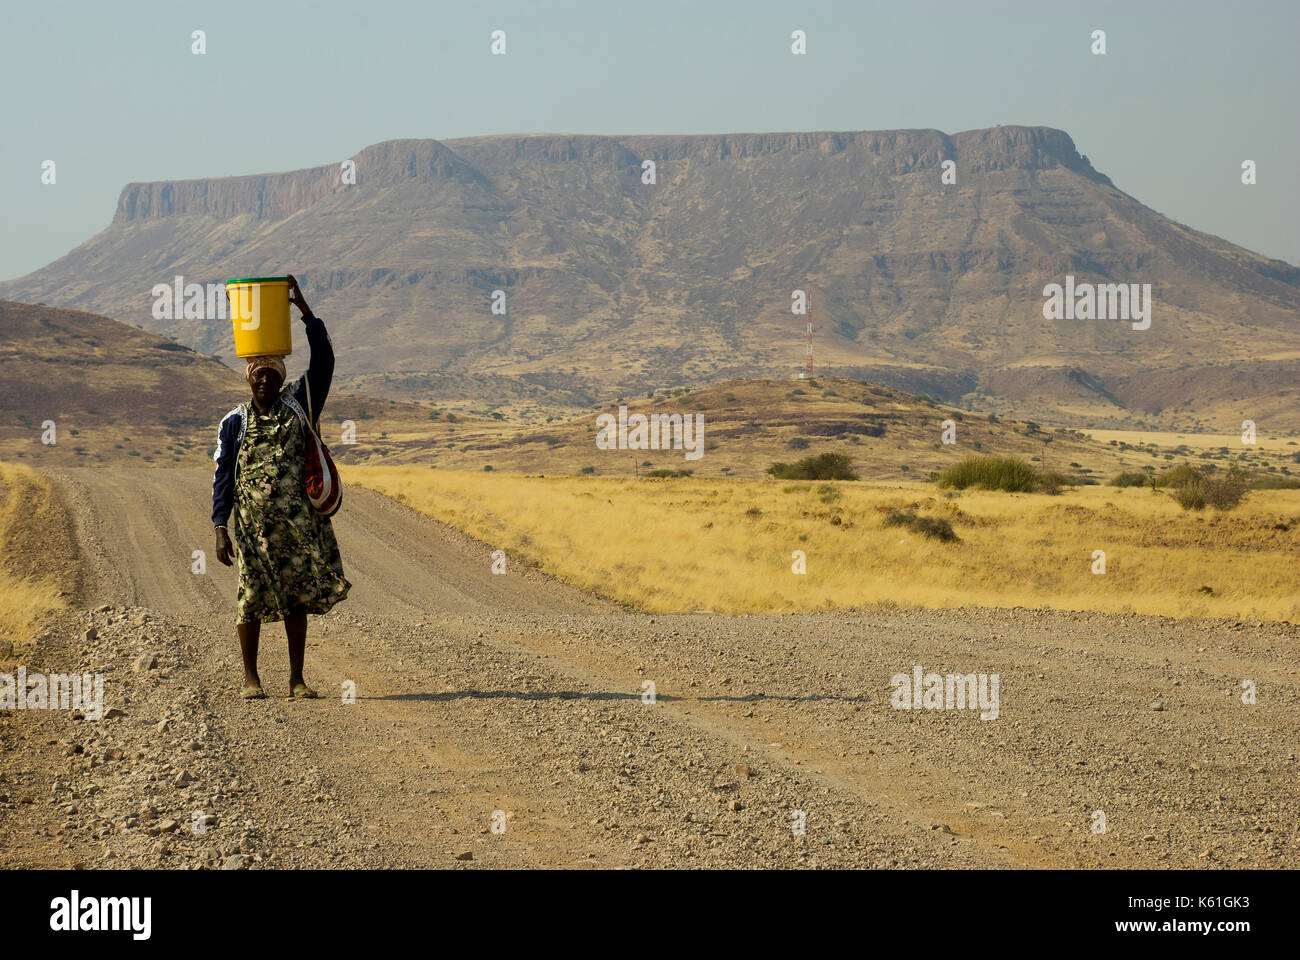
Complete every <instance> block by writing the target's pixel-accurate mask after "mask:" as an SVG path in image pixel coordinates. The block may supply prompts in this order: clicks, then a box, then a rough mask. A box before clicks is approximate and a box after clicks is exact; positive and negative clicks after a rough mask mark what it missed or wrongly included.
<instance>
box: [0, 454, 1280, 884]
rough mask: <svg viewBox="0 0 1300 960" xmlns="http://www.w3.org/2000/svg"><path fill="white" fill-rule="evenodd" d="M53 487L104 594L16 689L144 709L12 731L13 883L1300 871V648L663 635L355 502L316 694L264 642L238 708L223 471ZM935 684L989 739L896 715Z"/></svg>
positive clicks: (690, 619)
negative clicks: (269, 877) (336, 876)
mask: <svg viewBox="0 0 1300 960" xmlns="http://www.w3.org/2000/svg"><path fill="white" fill-rule="evenodd" d="M52 476H54V478H55V480H56V481H57V483H58V486H59V489H60V490H61V492H62V495H63V498H64V501H65V503H66V504H67V506H68V512H69V515H70V518H71V523H72V524H73V525H74V526H75V537H76V542H77V543H79V544H80V545H81V550H82V556H81V558H80V561H79V563H80V565H81V575H82V580H83V581H84V587H78V591H77V592H78V594H79V596H78V597H77V599H78V601H79V606H80V609H78V610H77V611H76V612H75V613H73V614H70V615H68V616H66V617H65V618H64V619H63V621H62V622H61V623H60V625H59V626H58V628H56V629H55V630H53V631H51V633H50V634H49V635H48V636H47V637H45V638H44V639H43V640H42V641H41V642H40V644H39V645H38V647H37V648H36V650H35V651H33V652H32V653H31V654H30V655H29V656H28V657H27V659H26V666H27V668H28V670H29V671H37V670H44V671H46V672H50V673H53V672H72V671H79V672H101V673H103V674H104V676H105V707H112V708H116V710H118V711H120V713H121V715H120V716H119V715H113V716H107V717H106V718H104V719H102V720H100V721H98V722H94V721H92V720H88V719H81V718H79V717H77V716H75V715H73V714H71V713H69V712H68V711H54V710H49V711H35V710H28V711H25V712H18V711H13V712H9V711H4V712H0V714H2V715H0V743H3V746H4V755H5V759H4V760H3V761H0V866H6V867H12V866H37V865H44V866H65V865H71V864H74V863H81V864H84V865H87V866H98V867H128V866H155V865H160V866H164V867H174V868H182V867H184V868H191V867H209V868H218V867H220V868H225V869H241V868H250V867H251V868H263V867H303V866H312V867H317V866H333V867H349V866H393V867H426V866H433V867H457V868H475V867H481V866H489V867H521V866H540V867H573V866H596V867H622V866H630V867H638V866H651V867H654V866H674V867H682V866H685V867H691V866H702V867H710V866H716V867H722V866H726V867H752V866H763V867H767V866H772V867H793V866H801V867H816V866H821V867H920V866H940V867H976V866H978V867H1018V866H1063V867H1073V866H1084V867H1136V866H1144V867H1145V866H1155V867H1188V866H1197V867H1204V866H1219V867H1234V866H1251V867H1256V866H1264V867H1296V866H1300V851H1297V846H1296V844H1297V841H1296V838H1295V831H1294V824H1295V823H1296V822H1297V821H1298V820H1300V765H1297V760H1296V755H1295V749H1296V743H1297V740H1298V739H1300V737H1298V736H1297V735H1298V734H1300V681H1298V679H1297V678H1298V677H1300V670H1298V669H1297V668H1298V667H1300V629H1297V627H1295V626H1293V625H1270V626H1258V625H1254V624H1244V623H1236V622H1223V621H1214V622H1210V621H1182V622H1176V621H1171V620H1163V619H1158V618H1147V617H1136V616H1104V615H1099V614H1059V613H1047V612H1041V611H1026V610H1017V611H989V610H962V611H942V612H918V611H907V612H885V613H870V614H863V615H853V616H846V615H841V614H818V615H806V616H793V617H770V618H769V617H741V618H727V617H721V616H714V615H711V614H707V613H700V614H691V615H680V616H662V615H655V616H648V615H640V614H635V613H629V612H626V611H624V610H622V609H621V608H618V607H615V606H613V605H611V604H608V603H606V602H604V601H601V600H599V599H596V598H592V597H590V596H588V595H586V594H583V593H581V592H579V591H577V590H575V589H572V588H570V587H567V586H565V585H563V584H559V583H556V582H554V581H551V580H549V579H548V578H546V577H544V576H542V575H541V574H539V573H538V572H536V571H534V570H529V569H527V568H524V567H522V566H520V565H518V564H515V563H513V562H512V561H510V560H507V571H506V573H505V574H504V575H495V574H493V573H492V572H491V564H492V557H491V551H492V549H493V547H492V546H491V545H489V544H483V543H479V542H476V541H473V540H470V539H469V538H467V537H464V536H462V535H461V534H459V533H457V532H456V531H453V530H450V529H449V528H447V527H445V526H443V525H441V524H439V523H437V522H435V521H433V520H431V519H429V518H427V517H424V516H422V515H419V514H417V513H415V512H414V511H412V510H410V509H408V508H406V507H404V506H402V505H401V504H398V503H395V502H393V501H391V500H388V499H387V498H384V497H382V496H380V495H378V494H375V493H372V492H369V491H366V490H362V489H358V488H355V487H350V488H349V489H348V490H347V493H346V501H345V505H344V508H343V511H342V512H341V513H340V514H339V516H338V517H337V518H336V520H335V530H336V532H337V534H338V539H339V543H340V546H341V549H342V553H343V559H344V566H345V571H346V573H347V576H348V578H349V579H350V580H351V581H352V583H353V589H352V594H351V597H350V598H349V599H348V600H347V601H345V602H344V603H343V604H341V605H339V606H338V607H337V608H336V609H335V611H333V612H332V613H331V614H329V615H328V616H326V617H321V618H313V619H312V621H311V625H310V630H309V637H308V642H309V646H308V654H307V656H308V659H307V677H308V680H309V681H310V682H312V683H313V684H314V685H315V686H316V687H317V688H318V689H319V690H320V691H321V692H322V699H320V700H316V701H292V700H289V699H287V698H285V697H284V696H283V695H282V694H283V693H286V692H287V681H286V677H287V657H286V655H285V649H284V641H283V630H282V628H281V627H280V625H278V624H268V625H266V626H265V627H264V628H263V639H262V667H261V674H262V679H263V682H264V684H265V686H266V688H267V691H268V693H270V694H271V697H270V698H269V699H267V700H263V701H253V702H244V701H240V700H239V699H237V697H236V693H237V691H238V688H239V681H240V669H239V655H238V649H237V645H236V643H235V639H234V628H233V615H234V594H235V574H234V572H233V570H231V569H229V568H225V567H222V566H221V565H220V564H218V563H217V562H216V558H215V555H214V552H213V544H212V534H211V527H210V522H209V520H208V515H209V512H210V482H211V478H210V475H209V474H207V473H206V472H202V471H195V470H190V469H175V470H172V469H150V468H111V469H106V470H73V469H68V470H64V471H61V472H56V473H54V474H52ZM196 550H202V551H205V552H206V561H207V565H206V569H205V571H204V572H202V573H196V572H194V566H193V565H194V564H195V559H194V556H193V551H196ZM72 579H73V578H71V577H69V582H70V583H71V582H72ZM91 627H93V631H92V632H93V636H91V635H87V634H84V633H83V631H85V630H86V629H87V628H91ZM916 665H919V666H920V667H921V668H922V670H923V672H924V673H927V674H928V673H930V672H932V671H933V672H935V673H939V674H950V673H952V674H985V675H989V676H990V678H991V676H992V675H995V674H996V675H997V678H998V681H999V686H998V704H997V708H996V717H995V718H994V717H991V716H990V717H989V719H981V711H980V710H978V709H969V708H967V709H960V708H955V709H941V710H932V709H917V710H902V709H895V707H894V706H893V705H892V703H891V699H892V697H893V695H894V691H895V685H894V684H893V683H892V678H893V677H894V676H895V675H897V674H902V675H905V676H907V677H908V678H910V677H911V675H912V673H913V670H914V667H915V666H916ZM1243 681H1250V682H1251V684H1253V689H1254V691H1255V702H1254V703H1253V704H1250V703H1245V702H1243V696H1242V694H1243V691H1244V690H1247V689H1248V688H1245V687H1243ZM648 683H652V684H653V693H654V697H653V702H646V701H647V700H648V699H650V697H649V693H650V690H649V688H648V687H647V686H646V684H648ZM347 684H351V685H352V687H353V688H354V689H355V703H346V702H343V700H344V697H343V696H342V693H343V691H344V690H345V685H347ZM985 712H986V713H989V711H985ZM1103 826H1104V832H1103V830H1102V829H1101V828H1102V827H1103Z"/></svg>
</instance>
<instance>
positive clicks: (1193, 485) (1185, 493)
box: [1156, 463, 1252, 510]
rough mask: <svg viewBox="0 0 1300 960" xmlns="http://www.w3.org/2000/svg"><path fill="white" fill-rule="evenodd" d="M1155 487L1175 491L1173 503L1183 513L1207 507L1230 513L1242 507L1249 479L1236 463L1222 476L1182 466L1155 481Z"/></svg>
mask: <svg viewBox="0 0 1300 960" xmlns="http://www.w3.org/2000/svg"><path fill="white" fill-rule="evenodd" d="M1175 473H1176V476H1175V477H1174V478H1172V479H1170V480H1169V482H1167V483H1165V484H1161V483H1160V481H1161V480H1164V479H1165V478H1166V477H1168V476H1169V475H1170V474H1175ZM1156 484H1157V485H1158V486H1167V487H1174V488H1175V490H1176V491H1177V492H1176V493H1174V495H1173V496H1174V499H1175V500H1177V501H1178V505H1179V506H1180V507H1182V508H1183V509H1184V510H1204V509H1205V508H1206V507H1214V509H1216V510H1232V509H1233V508H1235V507H1236V506H1238V505H1239V504H1240V503H1241V501H1242V499H1243V498H1244V497H1245V496H1246V494H1247V493H1249V492H1250V489H1251V486H1252V482H1251V478H1250V476H1249V475H1248V474H1247V473H1246V471H1245V470H1243V469H1241V467H1239V466H1238V465H1237V464H1235V463H1234V464H1232V465H1231V466H1229V467H1228V469H1227V470H1225V471H1223V475H1222V476H1215V475H1210V474H1206V473H1202V472H1200V471H1199V470H1196V469H1195V468H1194V467H1189V466H1187V465H1186V464H1184V465H1183V466H1182V467H1174V468H1173V469H1172V470H1168V471H1166V472H1165V473H1164V474H1162V475H1161V476H1159V477H1157V478H1156Z"/></svg>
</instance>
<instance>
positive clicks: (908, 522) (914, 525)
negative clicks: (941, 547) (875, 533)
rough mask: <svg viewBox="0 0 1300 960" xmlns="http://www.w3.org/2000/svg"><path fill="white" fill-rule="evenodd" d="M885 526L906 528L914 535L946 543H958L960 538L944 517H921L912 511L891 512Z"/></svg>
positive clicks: (887, 516) (886, 517)
mask: <svg viewBox="0 0 1300 960" xmlns="http://www.w3.org/2000/svg"><path fill="white" fill-rule="evenodd" d="M885 526H887V527H906V528H907V529H908V530H910V531H912V532H913V533H916V534H920V535H921V536H925V537H930V538H932V539H934V540H942V541H943V542H944V543H957V542H959V541H960V540H961V538H960V537H958V536H957V534H956V533H955V532H954V531H953V529H952V524H951V523H950V522H949V521H947V520H945V519H944V518H943V517H919V516H917V515H916V514H915V513H914V512H912V511H910V510H890V511H889V513H887V514H885Z"/></svg>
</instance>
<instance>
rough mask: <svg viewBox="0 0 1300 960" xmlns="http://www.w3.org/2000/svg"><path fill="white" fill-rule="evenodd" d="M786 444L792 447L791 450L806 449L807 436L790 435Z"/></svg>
mask: <svg viewBox="0 0 1300 960" xmlns="http://www.w3.org/2000/svg"><path fill="white" fill-rule="evenodd" d="M787 445H788V446H789V447H790V449H792V450H807V449H808V438H807V437H791V438H790V440H789V442H788V444H787Z"/></svg>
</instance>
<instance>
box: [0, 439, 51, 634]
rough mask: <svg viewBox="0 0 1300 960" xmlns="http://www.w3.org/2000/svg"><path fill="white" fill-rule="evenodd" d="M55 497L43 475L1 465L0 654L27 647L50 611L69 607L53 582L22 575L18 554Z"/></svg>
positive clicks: (13, 466) (24, 468) (25, 469)
mask: <svg viewBox="0 0 1300 960" xmlns="http://www.w3.org/2000/svg"><path fill="white" fill-rule="evenodd" d="M52 498H53V492H52V491H51V489H50V482H49V480H47V479H46V478H45V476H44V475H43V474H42V473H40V472H39V471H37V470H33V469H32V468H30V467H26V466H22V465H21V464H12V463H0V658H3V657H4V656H7V655H8V653H9V652H10V645H12V647H13V648H14V649H20V648H21V647H23V646H24V645H25V644H26V643H28V642H29V641H30V640H31V639H32V637H33V636H35V635H36V633H38V632H39V630H40V628H41V625H42V623H43V621H44V619H45V617H46V615H47V614H49V613H50V612H51V611H53V610H56V609H59V608H61V607H63V606H65V603H64V601H63V599H62V598H61V597H60V596H59V589H58V588H57V587H56V586H54V585H53V583H52V582H51V581H50V580H48V579H43V578H37V577H31V576H24V575H23V573H22V567H23V566H24V564H20V563H19V558H18V556H17V544H18V543H19V542H20V541H22V540H25V539H27V538H29V537H30V536H31V535H32V533H33V532H34V531H33V530H32V526H33V524H34V523H35V524H39V520H40V517H41V515H42V514H43V512H44V510H45V508H47V507H48V506H49V505H50V504H51V501H52ZM20 534H21V535H20Z"/></svg>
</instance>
